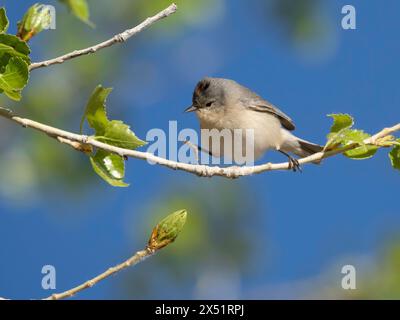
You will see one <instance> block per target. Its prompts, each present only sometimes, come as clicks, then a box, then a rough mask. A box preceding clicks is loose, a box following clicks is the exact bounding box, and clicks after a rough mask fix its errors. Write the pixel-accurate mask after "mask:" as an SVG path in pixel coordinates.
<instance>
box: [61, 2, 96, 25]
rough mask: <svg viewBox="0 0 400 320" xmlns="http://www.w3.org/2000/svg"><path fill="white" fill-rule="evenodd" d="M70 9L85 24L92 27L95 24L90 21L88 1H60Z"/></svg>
mask: <svg viewBox="0 0 400 320" xmlns="http://www.w3.org/2000/svg"><path fill="white" fill-rule="evenodd" d="M60 1H61V2H62V3H64V4H65V5H66V6H67V7H68V9H69V10H70V11H71V12H72V13H73V14H74V15H75V16H76V17H77V18H78V19H80V20H81V21H83V22H85V23H86V24H88V25H89V26H91V27H94V24H93V23H92V22H91V21H90V20H89V17H90V13H89V5H88V3H87V1H86V0H60Z"/></svg>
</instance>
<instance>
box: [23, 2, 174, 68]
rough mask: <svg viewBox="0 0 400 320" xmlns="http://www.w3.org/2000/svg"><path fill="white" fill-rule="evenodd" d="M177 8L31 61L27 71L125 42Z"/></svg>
mask: <svg viewBox="0 0 400 320" xmlns="http://www.w3.org/2000/svg"><path fill="white" fill-rule="evenodd" d="M177 8H178V7H177V6H176V4H174V3H173V4H171V5H170V6H169V7H168V8H166V9H164V10H163V11H161V12H159V13H157V14H156V15H155V16H152V17H149V18H147V19H146V20H144V21H143V22H142V23H141V24H139V25H137V26H136V27H134V28H132V29H128V30H125V31H124V32H122V33H119V34H117V35H115V36H114V37H112V38H111V39H109V40H106V41H104V42H101V43H99V44H96V45H94V46H92V47H89V48H86V49H81V50H75V51H72V52H70V53H67V54H65V55H62V56H60V57H57V58H54V59H50V60H46V61H41V62H35V63H32V64H31V65H30V66H29V71H32V70H35V69H38V68H43V67H48V66H50V65H53V64H61V63H64V62H65V61H67V60H70V59H74V58H77V57H80V56H83V55H87V54H92V53H95V52H97V51H99V50H101V49H104V48H107V47H110V46H112V45H114V44H116V43H122V42H125V41H126V40H128V39H129V38H131V37H133V36H134V35H136V34H138V33H139V32H141V31H143V30H144V29H146V28H148V27H149V26H151V25H152V24H153V23H155V22H157V21H159V20H161V19H164V18H166V17H168V16H170V15H171V14H173V13H175V12H176V10H177Z"/></svg>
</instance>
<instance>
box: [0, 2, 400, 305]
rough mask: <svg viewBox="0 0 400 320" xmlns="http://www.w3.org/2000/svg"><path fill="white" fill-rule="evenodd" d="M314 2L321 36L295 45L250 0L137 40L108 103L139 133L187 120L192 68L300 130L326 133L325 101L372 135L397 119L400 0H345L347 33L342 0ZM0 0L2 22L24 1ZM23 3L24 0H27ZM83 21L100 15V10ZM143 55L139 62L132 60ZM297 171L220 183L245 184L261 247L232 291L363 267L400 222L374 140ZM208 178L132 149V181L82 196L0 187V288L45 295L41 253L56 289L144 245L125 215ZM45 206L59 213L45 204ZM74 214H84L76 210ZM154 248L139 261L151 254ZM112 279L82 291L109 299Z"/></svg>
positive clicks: (192, 123)
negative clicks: (135, 81) (279, 113)
mask: <svg viewBox="0 0 400 320" xmlns="http://www.w3.org/2000/svg"><path fill="white" fill-rule="evenodd" d="M28 2H29V3H30V2H32V1H26V3H28ZM92 2H93V1H92ZM323 2H324V3H325V7H324V9H323V12H324V14H325V15H326V21H328V26H327V28H328V29H329V41H326V42H324V41H322V43H319V44H317V45H315V46H314V47H313V46H309V47H307V48H306V49H304V48H299V47H296V46H295V45H293V44H292V43H290V41H286V40H283V39H282V38H283V37H281V36H280V35H279V34H280V33H279V32H280V31H281V30H280V26H279V25H278V24H274V23H267V22H265V21H262V19H263V18H262V16H261V13H260V12H259V10H257V6H255V5H252V4H253V1H239V0H233V1H230V0H229V1H225V11H224V12H223V13H221V16H220V17H219V18H218V19H217V21H210V22H209V23H208V24H207V26H204V25H203V26H202V25H201V24H199V25H197V26H191V27H190V28H187V29H185V30H184V31H183V32H182V33H181V34H180V35H179V36H176V37H170V38H166V39H163V37H162V35H161V36H158V37H156V38H155V39H153V40H152V41H150V42H148V43H146V45H143V46H140V47H135V50H134V51H133V50H132V52H131V53H130V55H131V59H130V63H129V64H128V65H127V66H126V73H124V74H121V76H120V82H117V83H109V82H108V80H107V79H100V80H99V82H101V83H103V84H104V85H106V86H113V87H114V93H113V95H115V97H113V96H112V97H111V98H110V104H112V102H113V101H114V103H116V102H117V101H118V103H119V102H122V105H120V106H119V107H120V108H126V109H127V110H128V109H129V108H130V107H131V105H134V106H135V108H134V110H133V111H132V114H130V113H128V119H125V120H126V122H130V123H134V124H135V131H136V132H137V134H138V135H139V136H142V137H143V136H145V133H146V131H147V130H149V129H151V128H154V127H159V128H164V129H165V128H167V127H168V121H169V120H178V125H179V127H180V128H185V127H190V128H197V127H198V124H197V121H196V119H195V117H194V115H187V114H183V113H182V111H183V109H184V108H185V107H186V106H188V105H189V104H190V100H191V92H192V90H193V87H194V85H195V84H196V82H197V80H198V79H200V78H201V77H203V76H206V75H208V76H218V77H227V78H232V79H235V80H237V81H238V82H240V83H243V84H245V85H246V86H248V87H250V88H252V89H254V90H255V91H256V92H258V93H259V94H260V95H262V96H264V97H265V98H266V99H268V100H270V101H271V102H273V103H274V104H275V105H277V106H279V107H280V108H281V109H282V110H283V111H284V112H285V113H287V114H288V115H289V116H290V117H291V118H293V119H294V120H295V122H296V125H297V131H296V133H297V134H298V135H299V136H301V137H303V138H306V139H309V140H312V141H315V142H318V143H322V144H323V143H324V142H325V135H326V133H327V131H328V130H329V126H330V119H329V118H327V117H326V115H327V114H330V113H340V112H345V113H350V114H352V115H353V116H354V117H355V119H356V126H357V127H359V128H361V129H364V130H365V131H367V132H371V133H373V132H375V131H378V130H380V129H382V128H383V127H385V126H389V125H392V124H394V123H396V122H398V121H399V119H400V112H399V106H400V90H399V89H398V73H399V70H400V62H399V52H400V42H399V41H398V31H399V30H400V20H399V19H398V12H399V11H400V3H399V2H398V1H394V0H387V1H384V4H383V3H382V1H377V0H374V1H352V3H353V4H354V5H355V6H356V9H357V30H350V31H344V30H342V29H341V25H340V20H341V17H342V15H341V8H342V6H343V5H344V4H347V2H348V1H332V2H330V3H329V4H326V1H323ZM1 3H5V5H6V7H7V8H8V11H9V18H10V20H12V21H16V20H18V19H19V16H20V12H21V10H22V9H20V7H21V4H20V3H21V2H20V1H18V2H16V1H1ZM32 3H33V2H32ZM254 3H255V2H254ZM27 6H28V4H26V5H25V1H24V6H23V7H24V8H25V7H27ZM62 14H65V12H64V11H63V12H62ZM177 14H179V13H177ZM92 19H93V21H95V22H96V23H97V24H100V22H98V21H96V16H93V17H92ZM171 19H173V18H171ZM124 27H126V26H125V25H124V26H121V29H122V28H124ZM84 28H85V26H83V28H82V29H84ZM55 32H56V31H55ZM77 36H79V35H77ZM41 37H42V40H41V41H42V42H41V43H45V40H43V38H44V36H41ZM143 37H145V35H143ZM100 38H101V37H100ZM133 41H134V40H133ZM117 50H130V47H129V46H128V47H125V48H122V47H120V48H118V49H117ZM40 54H41V55H39V54H36V53H35V52H34V53H33V57H34V60H38V59H41V58H43V57H47V56H48V55H46V52H45V49H42V50H41V53H40ZM149 60H150V61H151V62H152V63H154V65H153V66H154V67H153V68H152V69H151V72H154V73H155V75H153V78H152V79H153V81H151V83H149V84H148V85H147V86H146V87H145V86H143V88H140V90H139V91H140V92H139V93H138V94H135V96H134V97H132V95H131V91H130V86H131V85H132V84H131V83H129V78H130V76H129V75H130V74H131V73H133V72H145V70H146V69H145V67H144V65H145V62H146V61H149ZM139 67H142V68H143V69H142V70H139V71H138V68H139ZM36 77H37V78H36V79H38V78H39V75H36ZM71 85H73V84H71ZM117 96H118V98H117ZM135 119H139V120H135ZM0 123H1V124H0V125H2V124H3V120H0ZM71 152H72V151H71ZM271 159H272V160H274V161H279V160H282V157H281V156H280V155H273V154H267V155H266V157H265V158H263V160H265V161H267V160H271ZM303 169H304V170H303V173H302V174H295V173H292V172H272V173H265V174H261V175H257V176H254V177H246V178H245V179H243V180H238V181H230V182H229V183H232V184H239V185H241V187H242V188H244V189H247V190H248V193H249V194H250V195H251V197H250V198H251V201H253V202H254V203H255V205H256V207H257V210H258V214H257V216H256V223H255V224H254V227H255V228H257V229H256V232H257V234H259V233H264V232H265V235H264V234H263V235H260V236H259V237H260V239H259V241H261V242H265V246H264V247H265V248H267V247H268V250H269V251H268V254H265V252H264V251H263V250H261V251H259V252H258V253H257V255H256V256H252V258H251V259H252V264H255V265H260V267H259V268H258V269H257V270H256V271H255V272H248V273H241V277H240V286H239V289H238V295H237V297H240V298H247V297H250V298H263V297H272V296H273V294H272V293H271V292H270V291H268V288H270V286H274V285H278V286H279V285H282V284H290V283H292V282H296V281H301V280H303V279H309V278H314V277H317V276H318V275H319V274H321V273H323V272H325V270H326V269H330V268H333V269H332V271H331V275H332V276H334V277H336V276H337V277H338V279H339V277H340V266H341V265H343V264H354V265H355V266H356V267H357V266H359V267H360V268H361V271H362V268H364V265H363V264H360V265H358V261H359V259H360V257H362V256H368V257H372V259H373V257H374V256H375V255H376V254H377V252H379V249H380V248H381V247H382V246H383V245H384V244H385V241H386V240H387V239H388V237H390V236H391V235H392V234H396V232H398V231H399V229H400V212H399V206H398V204H397V202H396V196H397V193H398V188H399V178H400V176H399V172H395V171H394V170H393V169H392V168H391V166H390V163H389V159H388V156H387V152H385V151H384V150H383V151H381V152H379V154H378V155H377V156H376V157H374V158H373V159H371V160H367V161H351V160H349V159H346V158H344V157H340V156H339V157H335V158H331V159H328V160H326V161H325V162H324V163H323V164H322V165H320V166H305V167H304V168H303ZM218 179H219V178H217V179H215V180H216V182H214V181H209V180H207V182H205V181H201V182H200V179H199V178H198V177H195V176H192V175H189V174H186V173H176V172H173V171H170V170H167V169H164V168H159V167H154V166H149V165H148V164H147V163H145V162H141V161H135V160H130V161H129V163H128V170H127V178H126V180H127V181H129V182H132V185H131V187H130V188H128V189H112V188H110V187H108V186H106V185H104V183H102V182H101V181H100V180H99V181H98V184H97V185H96V186H95V187H94V188H93V192H90V193H89V194H88V195H87V196H86V197H85V199H84V201H83V200H79V201H75V200H74V197H73V196H67V195H66V196H65V197H63V196H62V194H61V195H58V196H57V197H55V198H50V199H49V198H48V197H46V194H41V195H39V196H38V198H37V199H35V201H34V202H33V203H31V204H30V205H29V206H19V205H16V204H15V203H13V202H12V201H11V200H8V199H7V197H5V196H2V195H1V194H0V242H1V246H0V296H7V297H10V298H36V297H41V296H45V295H46V294H47V293H48V292H44V291H43V290H42V289H41V288H40V279H41V274H40V270H41V267H42V266H43V265H44V264H52V265H55V266H56V268H57V275H58V277H57V280H58V283H57V287H58V290H62V289H67V288H68V287H70V286H72V285H75V284H78V283H79V282H82V281H84V280H87V279H88V278H89V277H91V276H94V275H96V274H97V273H99V272H100V271H102V270H103V269H106V268H107V267H109V266H111V265H113V264H115V263H117V262H119V261H122V259H124V258H125V257H127V256H128V255H129V254H130V253H131V252H132V251H134V250H135V249H140V247H141V245H142V244H141V243H142V242H143V241H141V240H142V239H141V238H140V237H136V236H134V240H132V236H131V234H130V232H128V231H127V229H130V231H131V232H132V230H133V229H135V228H136V227H137V228H139V225H138V226H134V225H132V221H142V220H143V219H145V217H143V216H140V212H141V211H143V208H144V207H145V206H146V205H147V203H150V202H151V201H152V199H154V197H155V195H157V194H158V193H160V194H161V193H163V192H164V191H165V190H166V189H168V188H169V186H170V185H176V184H180V185H191V186H193V185H196V184H202V185H203V186H205V187H206V188H207V187H208V186H209V185H210V186H211V185H213V184H214V183H218V182H219V180H218ZM0 180H1V179H0ZM0 183H2V184H3V183H6V182H5V181H0ZM62 188H63V187H62V184H61V185H60V189H61V190H62ZM61 193H62V192H61ZM221 201H222V200H221ZM224 201H226V200H224ZM177 209H178V208H177ZM54 210H59V211H62V212H64V214H61V215H60V214H57V215H55V214H54ZM76 212H78V213H81V214H79V215H76V214H72V213H76ZM246 214H248V215H252V214H253V213H252V212H248V213H246ZM129 223H130V225H128V224H129ZM188 223H190V215H189V222H188ZM243 223H244V224H245V223H246V220H245V219H244V220H243ZM214 231H215V230H214ZM133 232H134V231H133ZM215 232H217V231H215ZM168 250H173V247H171V248H169V249H168ZM154 259H155V260H148V261H146V262H145V263H146V264H152V263H153V261H154V263H156V259H157V257H154ZM271 261H272V262H271ZM79 262H82V263H79ZM343 262H344V263H343ZM142 268H144V269H145V268H146V267H145V266H142ZM330 270H331V269H330ZM142 271H143V270H142ZM128 272H132V273H134V272H135V270H133V269H132V270H130V271H128ZM118 277H119V276H116V277H113V278H112V279H110V280H108V281H106V282H105V283H104V284H101V285H99V286H97V287H95V288H93V289H91V290H90V291H87V292H85V293H82V294H81V295H80V296H79V297H80V298H113V297H115V292H116V291H117V290H118V288H117V285H116V284H115V283H116V282H118ZM192 277H193V279H195V278H196V275H194V274H193V275H192ZM194 282H195V280H193V283H194ZM338 283H339V280H338ZM133 285H134V284H133ZM194 286H195V285H194V284H191V285H190V284H188V285H187V287H185V288H184V293H182V292H178V293H172V296H169V293H168V292H167V291H166V292H164V293H161V294H160V293H159V295H154V297H171V298H174V297H180V298H182V297H187V298H193V297H196V295H195V294H194V292H195V289H194ZM173 292H175V291H173ZM119 296H120V295H119ZM150 296H151V295H150ZM283 297H290V295H289V294H288V293H284V294H283Z"/></svg>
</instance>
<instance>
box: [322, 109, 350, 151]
mask: <svg viewBox="0 0 400 320" xmlns="http://www.w3.org/2000/svg"><path fill="white" fill-rule="evenodd" d="M328 117H331V118H333V125H332V127H331V131H330V133H329V134H328V137H327V138H328V141H327V143H326V145H325V148H324V150H327V149H331V148H334V147H335V146H338V145H340V143H341V139H342V137H341V134H342V133H343V132H344V131H345V130H347V129H349V128H351V127H352V126H353V124H354V120H353V118H352V117H351V116H350V115H348V114H342V113H340V114H329V115H328Z"/></svg>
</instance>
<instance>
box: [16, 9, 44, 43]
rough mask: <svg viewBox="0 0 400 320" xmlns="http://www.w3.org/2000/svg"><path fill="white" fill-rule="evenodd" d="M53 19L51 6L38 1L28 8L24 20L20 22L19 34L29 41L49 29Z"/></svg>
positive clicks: (21, 37)
mask: <svg viewBox="0 0 400 320" xmlns="http://www.w3.org/2000/svg"><path fill="white" fill-rule="evenodd" d="M51 19H52V16H51V11H50V8H49V6H47V5H44V4H39V3H36V4H34V5H33V6H31V7H30V8H29V9H28V11H27V12H26V13H25V15H24V17H23V18H22V20H21V21H20V22H18V33H17V36H18V37H19V38H20V39H22V40H24V41H28V40H30V39H31V38H32V37H33V36H35V35H36V34H38V33H39V32H41V31H42V30H43V29H47V28H48V27H49V26H50V25H51V22H52V21H51Z"/></svg>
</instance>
